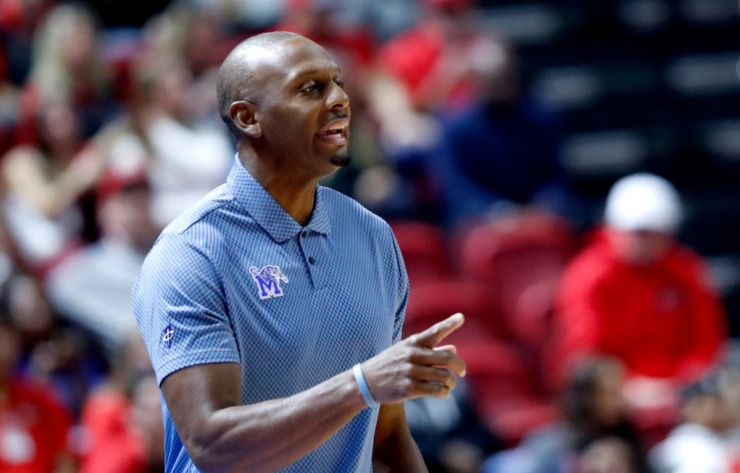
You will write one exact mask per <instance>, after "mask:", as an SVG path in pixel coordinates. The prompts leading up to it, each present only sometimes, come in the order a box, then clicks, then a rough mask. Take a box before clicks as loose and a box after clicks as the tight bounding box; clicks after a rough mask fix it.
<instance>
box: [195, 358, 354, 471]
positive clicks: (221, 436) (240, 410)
mask: <svg viewBox="0 0 740 473" xmlns="http://www.w3.org/2000/svg"><path fill="white" fill-rule="evenodd" d="M365 407H366V406H365V404H364V401H363V399H362V397H361V395H360V393H359V391H358V389H357V387H356V385H355V384H354V378H353V377H352V374H351V373H349V372H345V373H341V374H339V375H337V376H335V377H333V378H331V379H329V380H327V381H325V382H324V383H321V384H319V385H317V386H315V387H313V388H311V389H309V390H307V391H304V392H301V393H298V394H296V395H294V396H291V397H288V398H282V399H276V400H271V401H265V402H262V403H258V404H253V405H247V406H242V405H240V406H232V407H226V408H223V409H217V410H214V411H213V413H212V414H211V415H210V416H208V418H207V421H206V422H205V425H203V426H202V428H200V429H198V430H197V431H196V432H197V433H195V434H194V435H192V437H191V438H189V439H187V440H186V439H183V440H185V444H186V447H187V448H188V453H189V454H190V456H191V459H192V460H193V462H194V463H195V464H196V466H198V468H199V469H200V470H201V471H203V472H204V473H208V472H211V471H218V472H222V471H250V472H272V471H275V470H278V469H280V468H283V467H285V466H287V465H290V464H291V463H293V462H295V461H296V460H298V459H300V458H302V457H303V456H305V455H307V454H308V453H310V452H311V451H313V450H315V449H316V448H317V447H319V446H320V445H321V444H323V443H324V442H326V441H327V440H328V439H329V438H330V437H331V436H332V435H334V434H335V433H336V432H337V431H339V430H340V429H341V428H342V427H344V426H345V425H346V424H347V423H348V422H349V421H350V420H352V418H353V417H355V416H356V415H357V414H358V413H359V412H360V411H362V409H363V408H365Z"/></svg>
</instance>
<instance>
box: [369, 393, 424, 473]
mask: <svg viewBox="0 0 740 473" xmlns="http://www.w3.org/2000/svg"><path fill="white" fill-rule="evenodd" d="M373 471H377V472H383V471H388V472H404V473H417V472H419V473H427V472H428V471H429V470H427V467H426V465H425V463H424V458H423V457H422V455H421V452H420V451H419V447H417V445H416V442H415V441H414V438H413V437H412V436H411V432H410V431H409V428H408V425H407V424H406V413H405V412H404V407H403V403H399V404H386V405H384V406H381V407H380V415H379V416H378V425H377V427H376V429H375V446H374V449H373Z"/></svg>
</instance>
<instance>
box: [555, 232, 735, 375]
mask: <svg viewBox="0 0 740 473" xmlns="http://www.w3.org/2000/svg"><path fill="white" fill-rule="evenodd" d="M556 328H557V330H558V336H557V337H556V340H557V342H556V343H558V345H559V346H558V351H557V353H558V360H557V363H558V364H560V370H559V374H560V375H561V376H562V375H563V374H564V373H565V369H566V367H567V366H568V363H569V362H570V361H572V360H574V359H575V358H577V357H579V356H581V355H585V354H590V353H599V354H605V355H612V356H615V357H617V358H619V359H621V360H622V361H623V362H624V363H625V365H626V367H627V369H628V372H629V374H630V375H641V376H648V377H657V378H667V379H673V380H676V381H679V382H682V381H683V382H685V381H691V380H693V379H695V378H697V377H698V376H700V375H701V374H702V372H703V371H705V370H706V369H708V368H710V367H711V365H712V364H713V363H714V362H715V361H716V360H717V356H718V354H719V351H720V349H721V347H722V344H723V343H724V342H725V340H726V339H727V328H726V321H725V317H724V313H723V310H722V308H721V305H720V302H719V299H718V297H717V295H716V294H715V293H714V292H713V291H712V289H710V287H709V284H708V281H707V277H706V275H705V268H704V267H703V264H702V263H701V261H700V259H699V257H698V256H697V255H696V254H694V253H693V252H691V251H690V250H688V249H686V248H683V247H679V246H676V247H674V248H673V249H672V250H671V252H670V253H669V254H668V255H667V256H665V257H664V258H663V259H662V260H661V261H659V262H658V263H656V264H654V265H653V266H651V267H649V268H639V267H635V266H630V265H627V264H625V263H623V262H622V261H620V260H619V259H618V258H617V256H616V254H615V252H614V250H613V249H612V246H611V244H610V243H609V241H608V240H607V238H606V237H605V236H604V235H599V237H598V238H596V239H595V240H594V241H593V243H591V244H590V245H589V246H588V247H587V248H586V249H585V250H584V251H583V252H582V253H581V254H579V255H578V256H576V258H575V259H574V260H573V261H572V262H571V264H570V265H569V267H568V268H567V270H566V272H565V274H564V277H563V281H562V285H561V288H560V292H559V296H558V300H557V311H556Z"/></svg>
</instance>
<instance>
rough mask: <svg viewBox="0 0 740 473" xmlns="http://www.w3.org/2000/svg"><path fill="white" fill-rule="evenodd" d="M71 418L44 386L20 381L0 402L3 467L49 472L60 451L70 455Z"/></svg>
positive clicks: (18, 472) (9, 472)
mask: <svg viewBox="0 0 740 473" xmlns="http://www.w3.org/2000/svg"><path fill="white" fill-rule="evenodd" d="M70 426H71V419H70V416H69V414H68V413H67V411H66V410H65V409H64V407H63V406H62V404H61V403H59V402H57V400H56V399H55V398H54V397H53V396H52V395H50V394H49V393H48V392H47V391H44V390H42V388H40V387H38V386H35V385H32V384H28V383H25V382H21V381H14V382H13V383H12V384H11V385H10V389H9V391H8V396H7V397H6V398H5V400H4V401H3V402H0V471H1V472H3V473H46V472H50V471H53V469H54V464H55V461H56V460H57V456H58V455H68V454H69V450H68V448H67V440H68V438H67V437H68V435H69V429H70Z"/></svg>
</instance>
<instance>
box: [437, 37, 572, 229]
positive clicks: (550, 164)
mask: <svg viewBox="0 0 740 473" xmlns="http://www.w3.org/2000/svg"><path fill="white" fill-rule="evenodd" d="M486 51H487V52H486V54H481V55H480V57H479V58H478V59H477V60H476V61H475V63H474V64H473V67H474V70H475V78H476V79H477V84H478V90H479V94H478V98H477V99H476V100H475V101H473V102H472V103H471V104H470V105H469V106H467V107H465V109H464V110H463V111H462V112H461V113H460V114H457V115H455V116H453V117H449V118H443V119H442V139H441V142H440V143H439V144H438V145H436V146H435V147H434V149H433V150H432V151H431V152H430V155H431V156H430V159H431V160H432V162H431V163H428V164H427V166H428V167H429V168H430V170H431V172H432V173H433V180H434V182H435V184H436V185H435V188H436V189H437V191H438V192H439V194H440V197H441V200H442V202H443V203H444V204H445V205H444V209H445V215H446V218H445V220H446V223H447V224H448V225H450V226H454V225H457V224H458V223H460V222H461V221H463V220H465V219H466V218H475V217H480V216H481V215H483V214H487V213H488V214H491V213H495V212H496V211H497V210H498V211H502V210H504V209H507V208H510V207H514V206H527V205H535V206H540V207H543V208H545V209H548V210H549V211H558V212H560V213H562V214H564V215H566V214H567V215H570V212H567V210H569V209H568V201H569V198H568V194H567V192H566V190H565V184H564V176H563V173H562V171H561V167H560V143H561V138H562V135H561V130H560V127H559V125H558V122H557V120H556V119H555V117H554V115H552V114H551V113H549V112H547V111H546V110H545V109H544V108H543V107H542V106H541V105H540V104H538V103H537V101H536V100H534V99H533V98H531V97H530V96H528V95H527V93H526V92H525V91H524V90H522V87H523V86H522V84H521V81H520V78H519V66H518V64H517V62H518V58H517V56H516V53H515V51H514V50H513V48H512V47H511V46H510V45H507V44H504V43H491V44H488V45H486Z"/></svg>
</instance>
